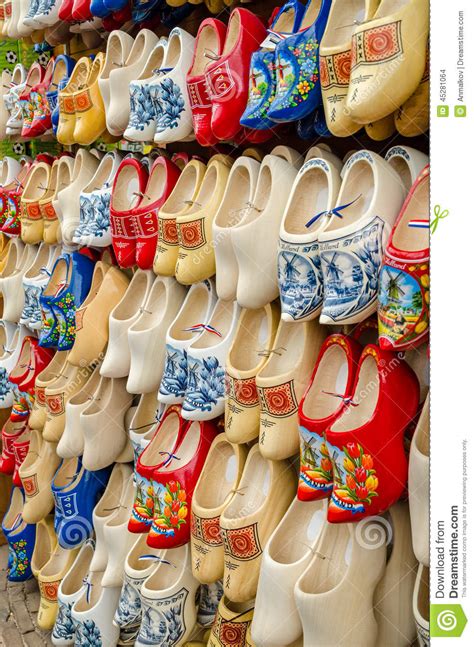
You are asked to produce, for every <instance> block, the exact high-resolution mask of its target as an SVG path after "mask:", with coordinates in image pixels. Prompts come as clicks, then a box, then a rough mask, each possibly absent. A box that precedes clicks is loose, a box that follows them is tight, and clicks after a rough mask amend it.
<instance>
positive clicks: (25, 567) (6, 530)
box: [2, 487, 36, 582]
mask: <svg viewBox="0 0 474 647" xmlns="http://www.w3.org/2000/svg"><path fill="white" fill-rule="evenodd" d="M24 500H25V498H24V493H23V490H21V489H20V488H17V487H14V488H13V489H12V492H11V496H10V504H9V506H8V510H7V512H6V513H5V516H4V517H3V520H2V531H3V534H4V536H5V538H6V540H7V541H8V575H7V579H8V581H9V582H24V581H25V580H28V579H29V578H30V577H31V576H32V571H31V557H32V555H33V550H34V546H35V538H36V525H35V524H30V523H26V522H25V521H24V519H23V516H22V509H23V504H24Z"/></svg>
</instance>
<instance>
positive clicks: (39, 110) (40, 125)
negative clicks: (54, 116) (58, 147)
mask: <svg viewBox="0 0 474 647" xmlns="http://www.w3.org/2000/svg"><path fill="white" fill-rule="evenodd" d="M53 69H54V56H53V57H52V58H50V59H49V62H48V65H47V66H46V70H45V72H44V76H43V79H42V80H41V81H40V82H39V83H37V84H36V85H35V86H33V87H32V88H31V91H30V103H31V106H32V108H33V116H32V117H31V120H28V121H26V120H25V121H24V122H23V128H22V131H21V136H22V137H28V138H32V137H40V136H41V135H45V134H46V133H47V132H48V131H50V130H51V110H50V107H49V103H48V101H47V99H46V90H47V88H49V86H50V84H51V80H52V77H53Z"/></svg>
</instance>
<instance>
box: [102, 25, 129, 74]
mask: <svg viewBox="0 0 474 647" xmlns="http://www.w3.org/2000/svg"><path fill="white" fill-rule="evenodd" d="M123 64H124V57H123V45H122V39H121V37H120V34H117V33H113V32H112V33H111V34H110V36H109V39H108V41H107V51H106V53H105V65H104V69H103V70H102V72H101V74H100V78H101V79H104V80H105V79H108V78H109V77H110V73H111V72H112V70H115V69H120V68H121V67H122V66H123Z"/></svg>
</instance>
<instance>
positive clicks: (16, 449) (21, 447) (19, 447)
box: [12, 425, 31, 487]
mask: <svg viewBox="0 0 474 647" xmlns="http://www.w3.org/2000/svg"><path fill="white" fill-rule="evenodd" d="M30 438H31V430H30V428H29V427H28V425H27V426H26V427H25V428H24V430H23V432H22V433H21V434H20V436H19V437H18V438H17V439H16V440H15V441H14V442H13V454H14V456H15V469H14V470H13V476H12V482H13V485H16V486H17V487H23V483H22V481H21V478H20V472H19V470H20V467H21V464H22V463H23V461H24V460H25V458H26V455H27V454H28V450H29V448H30Z"/></svg>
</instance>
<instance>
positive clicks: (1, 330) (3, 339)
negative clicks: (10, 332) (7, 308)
mask: <svg viewBox="0 0 474 647" xmlns="http://www.w3.org/2000/svg"><path fill="white" fill-rule="evenodd" d="M2 305H3V304H2ZM0 347H1V348H3V349H5V348H8V347H7V331H6V330H5V322H3V321H0ZM5 355H7V356H8V357H9V356H10V354H9V353H6V352H5V351H4V353H3V355H2V356H1V358H0V359H3V358H4V357H5Z"/></svg>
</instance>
